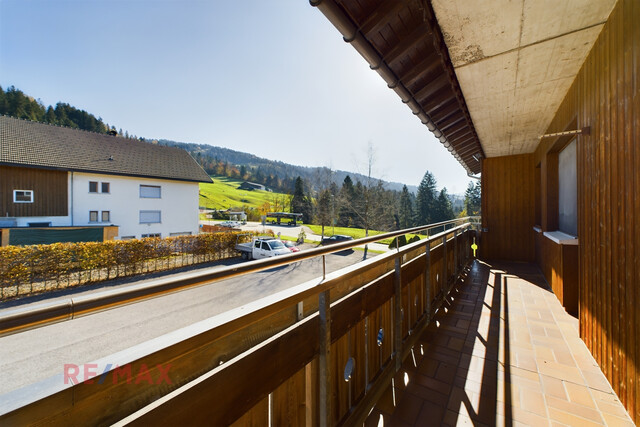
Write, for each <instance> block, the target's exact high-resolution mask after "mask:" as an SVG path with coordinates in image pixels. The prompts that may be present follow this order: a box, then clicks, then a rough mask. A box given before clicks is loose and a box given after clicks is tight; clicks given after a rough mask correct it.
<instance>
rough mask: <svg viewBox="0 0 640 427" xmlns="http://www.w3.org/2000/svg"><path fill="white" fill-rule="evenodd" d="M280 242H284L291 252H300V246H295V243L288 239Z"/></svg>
mask: <svg viewBox="0 0 640 427" xmlns="http://www.w3.org/2000/svg"><path fill="white" fill-rule="evenodd" d="M282 243H284V245H285V246H286V247H287V248H289V250H290V251H291V252H300V248H299V247H297V246H296V244H295V243H293V242H291V241H289V240H283V241H282Z"/></svg>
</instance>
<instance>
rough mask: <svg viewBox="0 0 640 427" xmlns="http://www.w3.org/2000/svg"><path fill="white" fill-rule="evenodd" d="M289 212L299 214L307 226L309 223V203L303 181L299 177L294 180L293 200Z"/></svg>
mask: <svg viewBox="0 0 640 427" xmlns="http://www.w3.org/2000/svg"><path fill="white" fill-rule="evenodd" d="M291 212H293V213H301V214H302V221H303V222H305V223H307V224H308V223H309V222H310V221H311V215H312V212H311V202H310V201H309V198H308V197H307V195H306V193H305V190H304V181H303V180H302V178H301V177H297V178H296V184H295V189H294V191H293V198H292V199H291Z"/></svg>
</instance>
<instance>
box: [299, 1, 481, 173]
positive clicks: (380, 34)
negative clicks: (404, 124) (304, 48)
mask: <svg viewBox="0 0 640 427" xmlns="http://www.w3.org/2000/svg"><path fill="white" fill-rule="evenodd" d="M311 4H312V5H314V6H318V7H319V8H320V10H322V11H323V13H325V15H326V16H327V18H329V19H330V20H332V21H333V20H334V19H338V18H336V17H340V18H339V19H346V20H347V23H346V24H345V23H344V22H343V23H342V24H343V27H344V26H345V25H346V26H352V28H353V29H354V31H353V34H350V35H344V34H343V35H344V37H345V41H347V42H352V41H353V40H356V38H357V37H359V36H361V37H363V39H364V41H365V42H366V43H368V44H369V46H367V48H372V49H373V51H375V53H376V54H377V56H378V58H379V60H378V62H377V63H375V62H374V63H371V62H370V65H371V68H372V69H374V70H378V69H380V68H381V67H384V70H380V71H379V73H380V74H381V75H382V76H383V77H384V78H385V81H387V82H388V83H389V79H388V76H389V74H392V75H393V78H392V79H391V80H392V81H393V80H395V83H393V82H392V83H389V87H390V88H393V89H394V90H395V88H396V87H397V86H401V88H402V89H406V92H407V93H408V94H409V96H410V97H411V98H410V99H409V100H407V99H404V98H403V102H405V103H409V104H410V106H411V105H414V106H412V107H411V108H412V110H414V114H416V115H418V116H420V117H424V116H425V115H426V117H428V119H429V120H427V122H425V119H424V118H422V121H423V123H425V124H427V126H429V128H430V129H432V128H434V129H432V131H433V132H434V133H435V134H436V136H438V135H440V133H442V134H443V135H444V137H442V136H440V137H439V139H440V141H441V142H442V143H444V144H445V146H446V147H447V146H448V145H449V144H450V146H451V147H452V148H453V151H454V153H455V154H454V155H457V157H458V158H459V159H460V160H461V163H463V166H464V167H465V168H466V169H467V171H468V172H473V173H479V172H480V171H481V166H480V162H479V161H477V160H476V159H475V158H474V156H475V157H477V158H478V157H482V158H483V157H485V156H484V152H483V150H482V146H481V145H480V141H479V139H478V136H477V133H476V131H475V129H474V126H473V122H472V121H471V118H470V115H469V111H468V109H467V106H466V102H465V100H464V97H463V95H462V91H461V89H460V86H459V83H458V81H457V77H456V75H455V72H454V70H453V65H452V63H451V60H450V58H449V53H448V50H447V47H446V45H445V43H444V41H443V38H442V33H441V31H440V28H439V26H438V24H437V21H436V18H435V15H434V12H433V9H432V7H431V4H430V3H429V2H428V1H425V0H409V1H399V0H311ZM327 10H330V13H327ZM333 23H334V25H336V22H333ZM336 27H338V28H341V27H340V26H339V25H336ZM354 47H356V49H358V47H357V46H355V45H354ZM358 50H359V49H358ZM396 92H398V93H399V95H400V94H401V93H402V92H401V91H400V92H399V91H398V90H396ZM401 97H402V95H401ZM414 103H415V104H414ZM416 104H417V106H419V107H420V109H421V110H422V112H420V111H417V112H416V110H415V105H416ZM429 121H431V122H432V124H431V125H430V124H429V123H428V122H429ZM434 125H435V126H434ZM445 138H446V139H445ZM447 143H448V144H447ZM449 151H451V150H449Z"/></svg>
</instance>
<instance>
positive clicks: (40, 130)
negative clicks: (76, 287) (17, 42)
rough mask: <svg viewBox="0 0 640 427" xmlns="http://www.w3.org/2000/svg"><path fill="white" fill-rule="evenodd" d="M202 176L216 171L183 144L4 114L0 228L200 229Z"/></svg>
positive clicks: (146, 232)
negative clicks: (167, 144) (177, 145)
mask: <svg viewBox="0 0 640 427" xmlns="http://www.w3.org/2000/svg"><path fill="white" fill-rule="evenodd" d="M200 182H211V178H209V176H208V175H207V173H206V172H205V171H204V170H203V169H202V167H200V165H198V163H197V162H196V161H195V160H194V159H193V158H192V157H191V156H190V155H189V153H187V152H186V151H184V150H182V149H180V148H175V147H165V146H160V145H157V144H152V143H147V142H143V141H138V140H132V139H125V138H119V137H117V136H112V135H104V134H98V133H94V132H87V131H82V130H77V129H71V128H66V127H60V126H54V125H49V124H43V123H37V122H31V121H27V120H20V119H15V118H12V117H7V116H0V228H11V229H12V230H16V229H22V228H25V227H30V228H49V227H55V228H59V227H65V228H66V227H72V228H92V227H96V228H97V227H105V226H117V230H118V231H117V232H114V234H115V236H113V237H115V238H116V239H127V238H141V237H168V236H175V235H185V234H195V233H197V232H198V229H199V223H198V194H199V183H200ZM6 234H7V233H6V232H5V237H4V238H3V244H19V243H23V244H24V243H27V242H25V241H22V240H21V241H19V243H16V242H14V243H11V242H7V239H6ZM14 235H17V233H14ZM63 240H64V239H63ZM44 241H47V240H46V239H45V240H44ZM44 241H34V242H32V243H41V242H44Z"/></svg>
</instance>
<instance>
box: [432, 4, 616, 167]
mask: <svg viewBox="0 0 640 427" xmlns="http://www.w3.org/2000/svg"><path fill="white" fill-rule="evenodd" d="M615 3H616V0H562V1H558V0H511V1H508V0H493V1H491V2H477V1H469V0H432V5H433V9H434V11H435V14H436V18H437V20H438V24H439V26H440V28H441V30H442V33H443V36H444V41H445V43H446V45H447V48H448V50H449V55H450V57H451V62H452V63H453V66H454V69H455V72H456V75H457V78H458V81H459V84H460V87H461V89H462V92H463V95H464V98H465V100H466V103H467V107H468V109H469V113H470V115H471V119H472V120H473V123H474V126H475V129H476V131H477V133H478V137H479V139H480V143H481V144H482V148H483V149H484V152H485V155H486V156H487V157H496V156H505V155H512V154H521V153H530V152H533V151H534V150H535V149H536V147H537V145H538V142H539V136H540V135H542V134H544V133H545V131H546V130H547V127H548V126H549V123H550V122H551V120H552V119H553V117H554V115H555V113H556V111H557V109H558V107H559V106H560V103H561V102H562V100H563V99H564V97H565V94H566V93H567V91H568V90H569V88H570V86H571V84H572V83H573V80H574V79H575V77H576V75H577V73H578V71H579V70H580V67H581V66H582V64H583V62H584V60H585V59H586V57H587V55H588V53H589V51H590V50H591V47H592V46H593V43H594V42H595V40H596V39H597V37H598V35H599V34H600V31H601V30H602V27H603V26H604V23H605V22H606V20H607V18H608V16H609V14H610V13H611V10H612V9H613V7H614V6H615Z"/></svg>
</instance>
